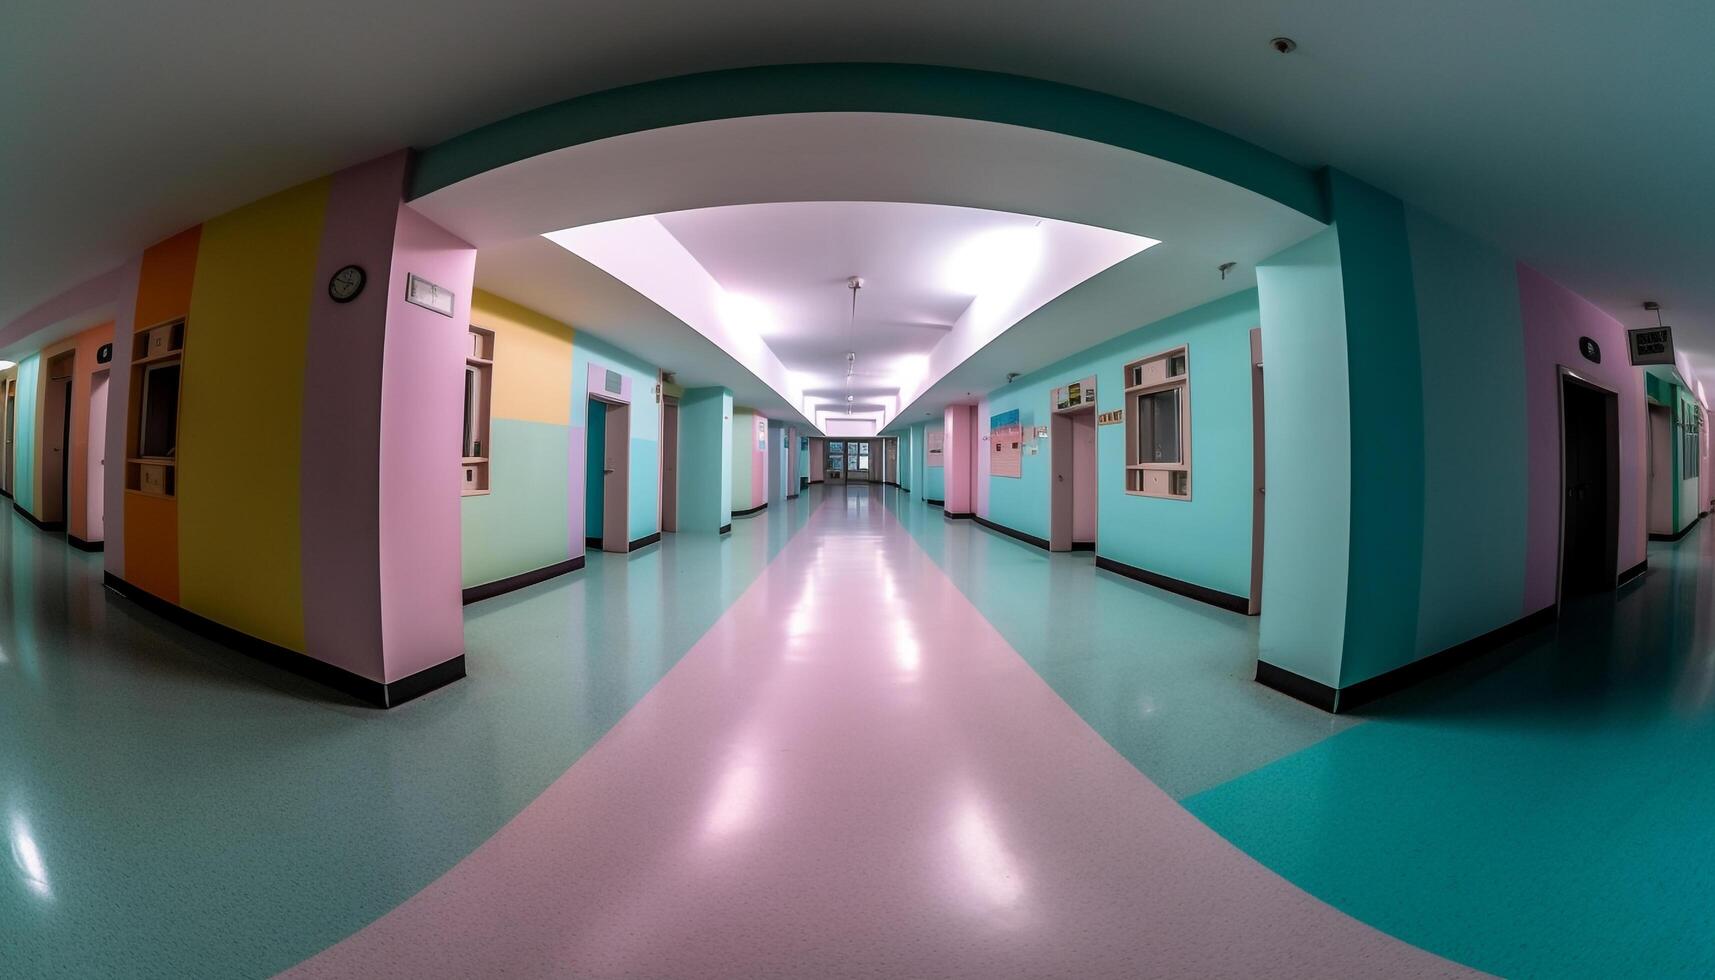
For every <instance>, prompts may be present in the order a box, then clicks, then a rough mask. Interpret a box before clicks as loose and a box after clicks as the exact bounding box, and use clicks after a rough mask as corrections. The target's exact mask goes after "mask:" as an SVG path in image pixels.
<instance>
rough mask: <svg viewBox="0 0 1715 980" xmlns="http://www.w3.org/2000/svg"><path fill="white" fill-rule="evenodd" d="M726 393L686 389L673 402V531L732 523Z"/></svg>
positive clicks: (710, 528)
mask: <svg viewBox="0 0 1715 980" xmlns="http://www.w3.org/2000/svg"><path fill="white" fill-rule="evenodd" d="M732 411H733V409H732V392H731V391H730V390H728V389H726V388H691V389H687V390H686V392H685V394H684V397H683V398H681V399H680V401H679V529H680V530H681V531H708V532H711V533H712V532H718V531H720V530H721V529H722V528H724V527H726V526H728V525H730V524H731V523H732V439H731V436H730V434H729V428H730V425H729V423H730V422H731V421H732Z"/></svg>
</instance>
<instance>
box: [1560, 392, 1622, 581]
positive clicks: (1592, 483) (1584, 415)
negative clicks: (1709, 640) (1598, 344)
mask: <svg viewBox="0 0 1715 980" xmlns="http://www.w3.org/2000/svg"><path fill="white" fill-rule="evenodd" d="M1619 414H1620V412H1619V398H1618V396H1616V395H1615V394H1614V393H1613V392H1611V391H1608V390H1606V389H1604V388H1599V387H1597V386H1595V385H1592V384H1590V383H1588V382H1586V381H1583V380H1581V379H1579V378H1576V377H1574V376H1572V375H1569V374H1568V375H1562V376H1561V385H1560V449H1561V457H1560V459H1561V480H1560V485H1561V490H1562V507H1561V512H1560V519H1561V531H1560V598H1561V599H1562V600H1566V599H1570V598H1572V597H1574V596H1580V595H1586V594H1589V593H1591V592H1603V591H1607V590H1609V589H1612V588H1613V587H1614V581H1615V578H1616V576H1617V574H1618V569H1617V568H1616V567H1615V564H1616V559H1617V555H1618V549H1619V536H1620V493H1619V490H1620V465H1619V460H1620V451H1619V435H1620V425H1619Z"/></svg>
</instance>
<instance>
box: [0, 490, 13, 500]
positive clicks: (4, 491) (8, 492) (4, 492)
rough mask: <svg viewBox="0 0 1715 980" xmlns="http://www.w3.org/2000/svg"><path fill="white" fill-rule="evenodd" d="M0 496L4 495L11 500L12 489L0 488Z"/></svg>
mask: <svg viewBox="0 0 1715 980" xmlns="http://www.w3.org/2000/svg"><path fill="white" fill-rule="evenodd" d="M0 497H5V498H6V499H7V500H11V499H12V491H10V490H0Z"/></svg>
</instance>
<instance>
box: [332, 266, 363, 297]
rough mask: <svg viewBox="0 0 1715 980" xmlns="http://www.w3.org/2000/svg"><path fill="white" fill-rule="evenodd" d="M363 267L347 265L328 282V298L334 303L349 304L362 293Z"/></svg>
mask: <svg viewBox="0 0 1715 980" xmlns="http://www.w3.org/2000/svg"><path fill="white" fill-rule="evenodd" d="M364 278H365V276H364V274H363V266H361V265H348V266H346V267H345V268H343V269H341V270H339V271H338V272H336V273H334V274H333V278H332V279H329V280H328V297H329V298H330V299H332V300H333V301H334V302H335V303H349V302H351V301H352V300H354V299H356V298H357V294H358V293H361V292H363V281H364Z"/></svg>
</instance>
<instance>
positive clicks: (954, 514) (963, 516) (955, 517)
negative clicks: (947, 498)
mask: <svg viewBox="0 0 1715 980" xmlns="http://www.w3.org/2000/svg"><path fill="white" fill-rule="evenodd" d="M941 516H942V517H945V518H946V519H947V520H949V521H968V520H970V519H971V518H973V517H975V516H977V515H975V514H973V513H971V512H970V511H968V510H967V511H964V512H960V511H956V510H947V509H946V508H945V507H943V508H942V511H941Z"/></svg>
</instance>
